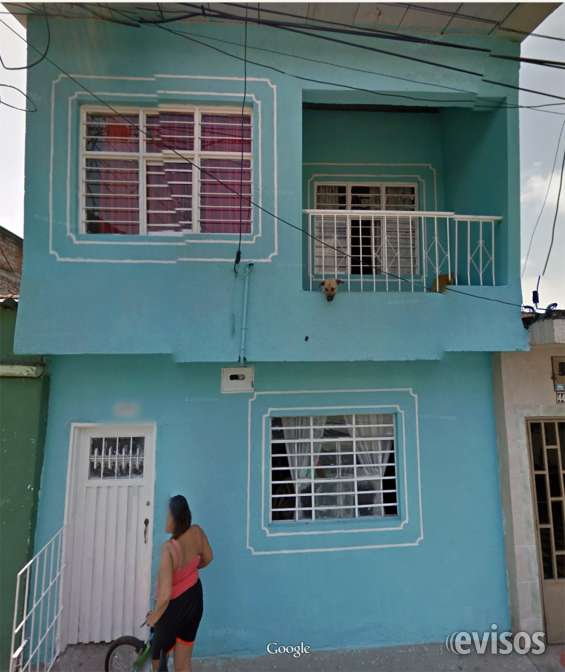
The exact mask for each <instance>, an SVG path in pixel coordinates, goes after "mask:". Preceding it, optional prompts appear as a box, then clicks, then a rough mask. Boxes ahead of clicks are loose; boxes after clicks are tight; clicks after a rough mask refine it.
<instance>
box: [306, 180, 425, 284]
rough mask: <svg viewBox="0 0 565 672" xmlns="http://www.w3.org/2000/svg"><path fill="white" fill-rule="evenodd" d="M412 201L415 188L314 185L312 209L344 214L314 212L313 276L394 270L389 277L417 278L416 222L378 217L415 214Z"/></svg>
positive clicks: (361, 273)
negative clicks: (406, 276)
mask: <svg viewBox="0 0 565 672" xmlns="http://www.w3.org/2000/svg"><path fill="white" fill-rule="evenodd" d="M417 200H418V194H417V186H416V184H397V183H377V182H370V183H364V184H357V183H320V184H317V185H316V209H317V210H321V211H323V210H333V211H338V210H339V211H341V210H343V211H344V214H343V215H342V214H341V213H337V214H336V215H335V216H325V215H324V214H320V216H318V217H317V218H316V219H315V222H314V232H313V233H314V236H315V240H314V260H313V261H314V273H315V274H316V275H324V276H333V277H340V276H343V275H348V276H351V275H353V276H377V275H380V274H382V273H383V272H390V270H391V269H394V272H395V273H401V274H407V275H415V274H418V272H419V271H418V268H419V258H420V254H419V243H418V224H417V221H416V219H415V218H414V217H411V216H402V215H401V214H400V215H399V214H396V216H395V217H394V221H393V217H386V216H383V213H384V211H393V212H395V213H398V212H399V211H400V212H404V211H406V212H415V211H416V209H417ZM356 211H359V214H357V212H356ZM346 213H347V214H346ZM371 213H372V214H371ZM379 213H380V215H381V216H379Z"/></svg>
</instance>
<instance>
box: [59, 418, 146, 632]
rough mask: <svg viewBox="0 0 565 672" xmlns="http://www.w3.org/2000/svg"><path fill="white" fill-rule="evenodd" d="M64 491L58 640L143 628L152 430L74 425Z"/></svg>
mask: <svg viewBox="0 0 565 672" xmlns="http://www.w3.org/2000/svg"><path fill="white" fill-rule="evenodd" d="M73 443H74V445H73V449H72V453H71V467H70V470H69V474H70V478H71V482H70V484H69V488H68V492H67V496H68V497H69V501H68V505H67V529H66V553H65V555H66V563H67V564H66V568H65V580H64V598H63V608H64V614H63V616H64V619H63V620H64V623H65V630H64V634H63V638H64V642H63V644H64V645H65V644H76V643H85V642H108V641H111V640H112V639H114V638H116V637H119V636H120V635H135V636H143V634H144V630H143V629H142V628H141V627H140V625H141V623H142V621H143V620H144V618H145V614H146V613H147V611H148V608H149V597H150V595H149V591H150V576H151V548H152V528H153V481H154V432H153V428H152V427H148V426H147V425H144V426H125V425H113V426H106V425H101V426H96V427H94V426H92V427H84V428H79V429H77V430H76V431H75V437H74V442H73Z"/></svg>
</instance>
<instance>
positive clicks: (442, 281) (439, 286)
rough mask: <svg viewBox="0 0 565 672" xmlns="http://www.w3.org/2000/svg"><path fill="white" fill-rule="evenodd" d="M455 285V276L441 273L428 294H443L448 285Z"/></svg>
mask: <svg viewBox="0 0 565 672" xmlns="http://www.w3.org/2000/svg"><path fill="white" fill-rule="evenodd" d="M454 284H455V276H454V275H448V274H447V273H442V274H441V275H438V276H437V278H436V279H435V280H434V281H433V283H432V286H431V287H430V292H438V293H439V292H445V290H446V289H447V287H448V286H449V285H454Z"/></svg>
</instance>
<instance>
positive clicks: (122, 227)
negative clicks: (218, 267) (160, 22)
mask: <svg viewBox="0 0 565 672" xmlns="http://www.w3.org/2000/svg"><path fill="white" fill-rule="evenodd" d="M252 134H253V132H252V114H251V111H250V110H249V109H247V110H245V111H244V114H243V115H242V114H241V109H239V110H236V109H234V108H223V107H218V108H207V107H206V108H204V107H198V106H196V107H195V106H187V107H183V108H182V109H180V108H179V109H175V110H162V109H152V108H143V109H137V108H136V109H132V108H118V110H117V113H114V112H108V110H107V109H105V108H97V107H90V106H89V107H85V108H83V110H82V115H81V149H82V151H81V206H80V207H81V231H82V232H83V233H89V234H101V233H110V234H129V235H163V234H179V233H185V232H193V233H194V232H202V233H234V234H236V233H237V234H238V233H239V231H240V227H241V231H242V233H244V234H246V233H250V231H251V199H252ZM183 159H187V160H183ZM192 164H195V165H196V166H200V170H199V169H198V168H195V167H193V165H192ZM239 194H241V195H242V196H241V201H242V202H241V203H240V196H239Z"/></svg>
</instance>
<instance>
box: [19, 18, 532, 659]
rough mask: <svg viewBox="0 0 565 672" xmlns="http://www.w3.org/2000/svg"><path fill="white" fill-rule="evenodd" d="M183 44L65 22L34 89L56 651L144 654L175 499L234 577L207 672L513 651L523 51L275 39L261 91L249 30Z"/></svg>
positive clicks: (45, 524) (220, 593) (42, 537)
mask: <svg viewBox="0 0 565 672" xmlns="http://www.w3.org/2000/svg"><path fill="white" fill-rule="evenodd" d="M174 25H175V27H174V31H175V33H171V32H167V31H166V30H163V29H162V27H159V26H155V25H144V26H140V27H132V26H125V25H117V24H116V23H108V22H102V21H95V20H86V19H84V20H78V19H75V20H73V21H66V20H65V19H61V18H53V19H52V20H50V29H51V33H52V47H51V50H50V52H49V60H46V61H44V62H43V63H42V64H41V65H40V66H38V67H36V68H34V69H32V70H30V71H29V73H28V78H29V79H28V87H29V92H30V95H31V96H32V98H33V99H34V101H36V103H37V105H38V111H37V112H36V113H34V114H33V115H31V114H30V115H29V117H28V126H27V140H26V143H27V144H26V152H27V170H26V203H25V218H26V221H25V227H26V228H25V254H24V260H25V261H24V265H25V266H24V274H23V283H22V299H21V305H20V310H19V311H18V324H17V335H16V336H17V338H16V347H17V349H18V350H19V351H21V352H26V353H43V354H46V355H47V356H48V358H49V359H48V361H49V371H50V377H51V391H50V400H49V420H48V427H47V436H46V443H45V458H44V466H43V472H42V477H41V491H40V497H39V508H38V521H37V533H36V548H37V549H38V550H39V549H40V548H41V547H42V546H43V545H44V544H45V543H46V542H47V541H48V540H49V539H50V538H51V537H52V535H54V534H56V533H57V531H58V530H59V529H60V528H61V527H62V526H64V528H65V554H66V556H65V557H66V563H67V564H66V569H65V574H64V576H63V590H62V593H61V606H62V616H61V623H60V629H59V638H60V646H61V648H63V647H64V646H66V645H67V644H72V643H83V642H90V641H109V640H110V639H112V638H113V637H116V636H118V635H120V634H141V633H142V632H143V631H140V629H139V627H138V626H139V623H140V622H141V620H142V618H143V616H144V614H145V612H146V610H147V606H148V603H149V599H150V585H151V584H152V578H153V579H154V577H155V573H156V570H157V565H158V558H159V552H160V550H159V549H160V545H161V543H162V542H163V541H164V540H165V538H166V537H165V534H164V531H163V525H164V517H165V513H166V505H167V499H168V497H169V496H171V495H173V494H176V493H179V492H180V493H182V494H185V495H186V496H187V498H188V500H189V502H190V504H191V507H192V510H193V515H194V519H195V520H196V521H197V522H198V523H200V524H201V525H202V526H203V527H204V528H205V529H206V531H207V533H208V535H209V538H210V541H211V543H212V545H213V547H214V550H215V556H216V558H215V561H214V563H213V564H212V565H211V566H210V568H209V569H206V571H205V572H203V583H204V589H205V616H204V620H203V622H202V626H201V632H200V634H199V637H198V643H197V655H259V654H263V653H265V652H266V648H265V647H266V645H267V644H268V643H269V642H273V641H276V642H280V643H289V644H293V643H299V642H300V641H304V642H306V643H307V644H309V645H311V646H312V647H313V649H314V650H316V649H328V648H343V647H370V646H383V645H393V644H409V643H410V644H411V643H419V642H431V641H442V640H444V638H445V637H446V636H447V635H448V634H450V633H451V632H453V631H455V630H480V631H482V630H485V629H488V628H489V627H490V625H491V624H492V623H497V624H498V625H499V627H500V628H507V627H508V626H509V608H508V591H507V586H506V579H505V559H504V545H503V525H502V512H501V502H500V496H499V485H498V462H497V453H496V439H495V428H494V410H493V402H492V396H493V392H492V366H491V355H492V353H494V352H501V351H511V350H522V349H526V348H527V341H526V336H525V332H524V330H523V327H522V325H521V322H520V319H519V315H520V308H519V305H520V302H521V291H520V278H519V230H520V226H519V224H520V222H519V179H518V178H519V167H518V158H519V154H518V109H517V107H516V106H517V92H516V90H515V89H513V88H511V87H512V86H513V85H515V84H517V82H518V65H517V63H516V62H514V61H512V60H504V59H497V58H494V57H493V56H492V55H493V54H504V55H510V56H515V55H517V54H519V44H518V43H517V42H513V41H510V40H508V39H504V38H503V37H501V36H500V35H498V34H494V35H492V36H490V37H489V36H477V35H460V36H457V37H455V38H454V37H452V36H450V39H449V40H447V38H446V37H445V36H444V37H442V36H438V35H434V39H435V40H438V41H439V42H441V41H442V40H444V41H449V42H454V41H455V42H457V43H458V44H460V45H466V46H471V47H475V48H477V50H476V51H469V50H464V49H455V48H448V47H445V46H441V45H440V44H435V45H430V44H425V45H423V44H421V43H408V42H402V43H396V42H391V41H390V40H386V39H375V38H374V37H368V36H367V37H359V36H355V37H354V38H353V40H349V41H354V42H355V43H357V44H360V45H365V46H367V45H369V46H371V47H378V48H379V49H385V50H386V51H389V52H398V53H399V54H400V53H401V54H403V55H404V56H410V57H411V58H413V59H419V60H407V59H406V58H402V57H399V56H394V55H390V54H383V53H379V54H377V53H375V52H374V51H370V50H363V49H357V48H354V47H353V46H349V45H344V44H340V43H338V44H336V43H332V42H328V41H324V40H323V39H320V38H316V37H313V36H312V35H304V34H297V33H296V32H288V31H283V30H277V29H276V28H274V27H270V26H267V25H258V24H256V23H254V22H250V23H249V26H248V59H249V62H248V63H247V72H246V76H245V78H244V74H243V63H242V61H241V58H242V56H243V49H242V47H241V41H242V35H243V25H242V24H241V23H240V22H234V21H227V20H226V21H210V20H206V19H200V20H198V21H196V22H188V23H182V24H179V25H178V26H177V24H174ZM177 28H178V30H177ZM179 33H183V34H184V36H182V35H180V34H179ZM428 37H429V36H428ZM187 38H188V39H187ZM28 39H29V41H30V43H31V44H33V45H41V44H42V43H43V42H42V41H43V40H44V39H45V20H44V18H43V17H41V16H36V17H33V18H30V19H28ZM218 50H219V51H218ZM32 58H33V53H32V52H30V59H32ZM423 61H429V62H436V63H444V64H449V67H448V68H440V67H437V66H434V65H430V64H429V63H427V62H423ZM462 70H463V71H465V72H461V71H462ZM466 73H467V74H466ZM468 73H477V74H468ZM244 80H245V81H244ZM313 80H316V81H313ZM489 82H504V83H507V84H509V85H510V86H507V87H505V86H500V85H497V84H494V83H489ZM244 83H245V89H246V93H245V101H244V100H243V92H244ZM242 110H243V112H242ZM532 113H534V112H532ZM540 116H542V115H541V114H540ZM239 193H243V194H244V195H246V196H247V198H246V199H243V200H242V203H241V204H240V203H239V195H238V194H239ZM240 239H241V263H240V264H239V267H238V269H237V270H238V272H237V273H234V257H235V254H236V250H237V248H238V245H239V240H240ZM326 280H339V281H340V283H339V285H338V291H337V295H336V297H335V299H334V300H333V301H328V300H326V296H325V294H324V293H323V292H322V291H321V283H323V282H324V281H326ZM444 282H445V283H447V285H448V289H447V291H436V290H438V289H439V288H440V287H443V283H444ZM463 294H471V295H472V296H464V295H463ZM483 299H487V300H483ZM500 301H501V302H502V303H500ZM102 614H111V615H112V617H111V618H110V619H109V620H110V623H109V624H108V623H107V620H108V619H107V618H103V617H102ZM138 617H140V618H138Z"/></svg>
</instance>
